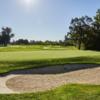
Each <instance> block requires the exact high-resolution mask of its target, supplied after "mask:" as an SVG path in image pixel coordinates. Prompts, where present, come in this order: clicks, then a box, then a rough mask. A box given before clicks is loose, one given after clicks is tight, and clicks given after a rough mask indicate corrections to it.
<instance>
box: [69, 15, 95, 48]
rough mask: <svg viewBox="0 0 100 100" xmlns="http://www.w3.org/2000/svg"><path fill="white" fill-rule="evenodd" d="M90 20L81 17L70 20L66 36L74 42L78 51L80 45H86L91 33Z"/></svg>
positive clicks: (86, 17)
mask: <svg viewBox="0 0 100 100" xmlns="http://www.w3.org/2000/svg"><path fill="white" fill-rule="evenodd" d="M92 22H93V21H92V18H90V17H88V16H83V17H80V18H77V17H76V18H74V19H72V20H71V23H70V27H69V30H70V32H68V36H69V37H70V38H71V39H72V40H73V41H74V43H75V45H76V46H78V49H81V47H82V44H84V45H85V44H86V40H87V39H88V33H89V32H90V31H91V27H90V25H91V23H92Z"/></svg>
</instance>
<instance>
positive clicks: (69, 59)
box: [0, 46, 100, 73]
mask: <svg viewBox="0 0 100 100" xmlns="http://www.w3.org/2000/svg"><path fill="white" fill-rule="evenodd" d="M16 47H17V48H18V49H17V50H15V49H16ZM28 47H29V48H28ZM36 47H38V48H39V47H42V48H44V47H45V48H46V46H32V47H31V46H22V47H21V46H19V47H18V46H10V47H5V48H4V47H3V48H0V73H5V72H8V71H12V70H16V69H24V68H33V67H43V66H47V65H48V66H49V65H55V64H67V63H95V64H100V52H96V51H82V50H80V51H79V50H77V49H75V48H74V47H68V48H67V47H59V46H53V47H52V46H47V47H52V48H53V49H51V48H50V49H48V50H43V49H38V50H35V49H34V48H36ZM9 48H10V49H9ZM20 48H21V49H20ZM23 48H24V50H23ZM25 48H26V49H25ZM30 48H33V49H30ZM54 48H56V49H54ZM71 48H72V49H73V48H74V49H73V50H70V49H71ZM3 49H4V51H3ZM28 49H29V50H28ZM5 50H6V51H5ZM10 50H11V51H10ZM14 50H15V51H14ZM22 50H23V51H22Z"/></svg>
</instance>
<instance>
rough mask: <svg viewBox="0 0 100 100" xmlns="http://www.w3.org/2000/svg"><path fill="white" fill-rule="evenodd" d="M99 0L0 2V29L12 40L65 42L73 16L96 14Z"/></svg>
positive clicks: (1, 0)
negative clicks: (8, 30)
mask: <svg viewBox="0 0 100 100" xmlns="http://www.w3.org/2000/svg"><path fill="white" fill-rule="evenodd" d="M99 8H100V0H0V28H2V27H6V26H8V27H11V28H12V31H13V33H14V34H15V37H14V38H13V39H19V38H23V39H29V40H43V41H44V40H64V36H65V34H66V33H67V32H68V31H69V29H68V27H69V25H70V21H71V19H72V18H74V17H81V16H84V15H88V16H90V17H92V16H95V15H96V11H97V9H99Z"/></svg>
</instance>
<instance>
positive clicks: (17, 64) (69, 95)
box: [0, 45, 100, 100]
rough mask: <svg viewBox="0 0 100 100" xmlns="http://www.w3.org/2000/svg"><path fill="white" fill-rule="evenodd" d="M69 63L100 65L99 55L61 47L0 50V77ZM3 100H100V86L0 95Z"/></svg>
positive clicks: (79, 86)
mask: <svg viewBox="0 0 100 100" xmlns="http://www.w3.org/2000/svg"><path fill="white" fill-rule="evenodd" d="M68 63H71V64H72V63H90V64H100V52H96V51H83V50H80V51H79V50H77V49H76V48H75V47H61V46H39V45H38V46H37V45H36V46H8V47H0V74H1V73H6V72H9V71H13V70H17V69H29V68H35V67H44V66H50V65H57V64H58V65H60V64H68ZM0 100H100V86H96V85H65V86H61V87H59V88H57V89H55V90H51V91H46V92H41V93H30V94H11V95H6V94H4V95H3V94H0Z"/></svg>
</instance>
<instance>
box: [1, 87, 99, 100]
mask: <svg viewBox="0 0 100 100" xmlns="http://www.w3.org/2000/svg"><path fill="white" fill-rule="evenodd" d="M0 100H100V86H94V85H65V86H61V87H59V88H57V89H54V90H51V91H47V92H41V93H31V94H12V95H0Z"/></svg>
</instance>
